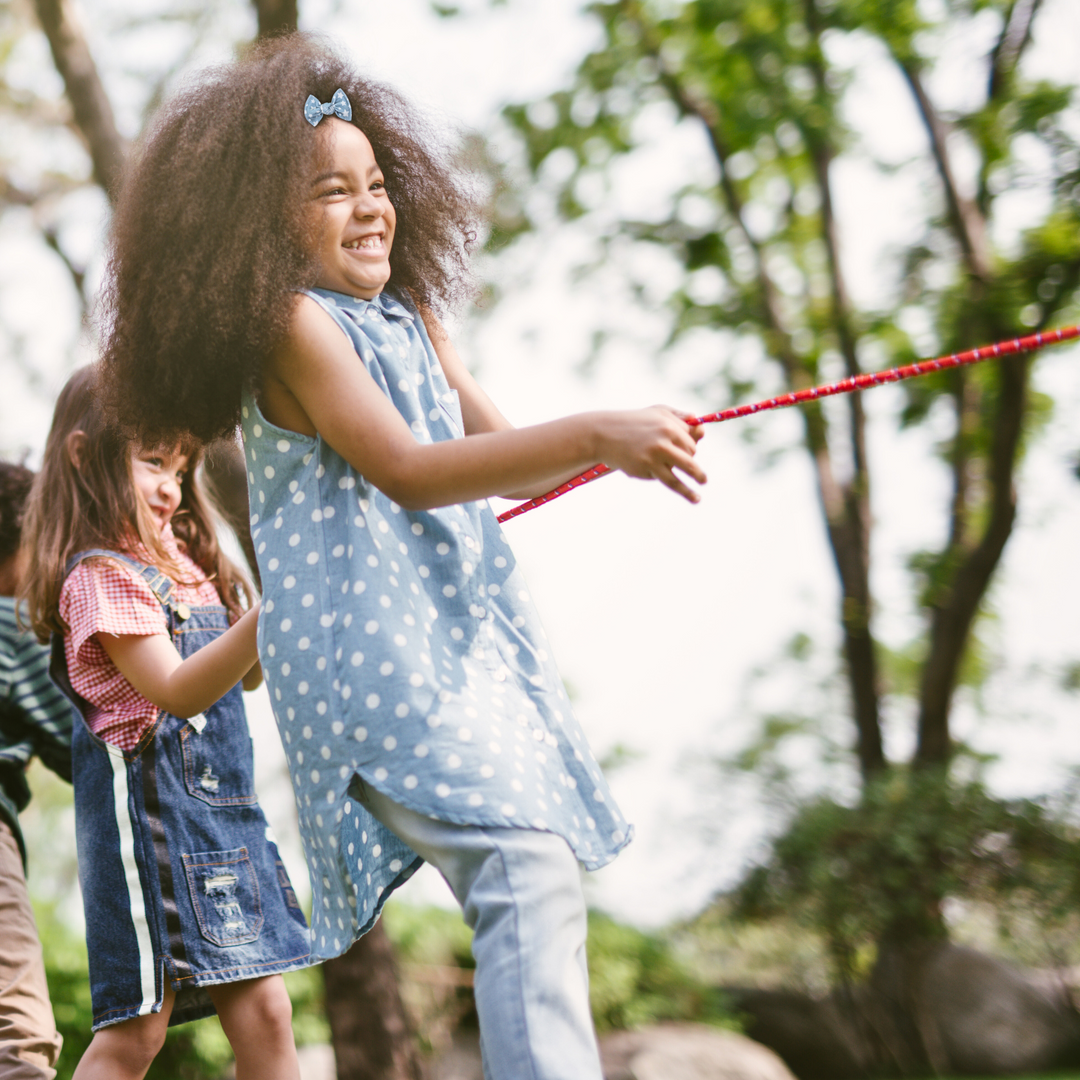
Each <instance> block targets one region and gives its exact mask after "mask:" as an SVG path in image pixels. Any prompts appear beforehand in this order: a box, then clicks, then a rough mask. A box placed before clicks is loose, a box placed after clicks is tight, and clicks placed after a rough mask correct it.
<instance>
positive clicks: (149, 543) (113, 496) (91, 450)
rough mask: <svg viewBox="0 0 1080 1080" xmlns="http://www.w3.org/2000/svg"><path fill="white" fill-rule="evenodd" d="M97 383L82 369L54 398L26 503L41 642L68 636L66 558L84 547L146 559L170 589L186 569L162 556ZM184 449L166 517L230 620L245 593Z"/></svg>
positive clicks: (190, 451)
mask: <svg viewBox="0 0 1080 1080" xmlns="http://www.w3.org/2000/svg"><path fill="white" fill-rule="evenodd" d="M96 381H97V371H96V370H95V369H94V368H92V367H84V368H80V369H79V370H78V371H76V372H75V374H74V375H72V376H71V378H70V379H68V381H67V383H66V385H65V386H64V389H63V390H61V391H60V396H59V397H58V398H57V401H56V409H55V411H54V413H53V423H52V428H51V429H50V431H49V438H48V441H47V442H46V444H45V457H44V460H43V462H42V465H41V469H40V471H39V472H38V474H37V477H36V478H35V480H34V485H33V487H32V488H31V490H30V495H29V497H28V499H27V502H26V514H25V519H24V522H23V530H22V542H23V545H24V546H25V547H26V548H27V549H28V551H29V553H30V556H31V557H30V559H29V560H28V567H29V569H28V572H27V574H26V578H25V579H24V581H23V585H22V594H23V595H24V596H25V598H26V601H27V605H28V607H29V622H30V625H31V626H32V627H33V629H34V632H35V633H36V634H37V636H38V638H39V639H40V640H41V641H46V640H47V639H48V636H49V634H50V633H59V634H63V633H65V632H66V631H67V627H66V626H65V625H64V621H63V620H62V619H61V618H60V612H59V606H60V590H61V589H62V588H63V584H64V578H65V576H66V574H65V570H66V568H67V562H68V559H70V558H71V556H72V555H75V554H77V553H78V552H80V551H85V550H87V548H106V549H108V550H110V551H122V552H125V553H128V554H131V555H133V556H134V557H135V558H146V557H147V556H149V558H150V560H151V561H152V562H153V564H154V565H155V566H157V567H158V568H159V569H160V570H162V571H163V572H164V573H166V574H168V576H169V577H171V578H172V579H173V580H174V581H183V580H185V570H184V569H183V568H182V567H180V566H177V565H176V564H175V561H174V560H173V559H172V558H170V556H169V554H168V552H167V551H166V550H165V548H164V546H163V545H162V542H161V535H160V532H159V530H158V527H157V525H156V523H155V522H154V521H153V520H152V517H151V513H150V509H149V507H148V506H147V505H146V502H145V500H144V499H142V498H140V496H139V493H138V491H137V490H136V488H135V484H134V481H133V480H132V474H131V445H132V443H131V440H130V439H128V438H127V437H126V436H125V435H124V434H123V433H122V432H121V431H120V430H119V429H118V428H117V427H116V426H115V425H112V424H110V423H108V422H107V419H106V416H105V411H104V409H103V408H102V405H101V402H100V400H99V397H98V394H97V392H96V391H97V386H96ZM80 431H81V432H83V434H84V435H85V439H84V442H83V445H82V447H81V449H80V452H79V463H78V465H76V464H75V461H74V459H73V457H72V453H71V443H70V437H71V436H72V435H73V434H74V433H75V432H80ZM150 445H162V444H150ZM174 445H175V444H174ZM180 448H181V451H182V452H183V453H186V454H187V455H188V473H187V476H186V477H185V478H184V483H183V485H182V486H181V489H180V491H181V497H180V506H179V508H178V509H177V511H176V513H175V514H174V515H173V518H172V527H173V533H174V534H175V536H176V539H177V541H178V542H179V545H180V547H181V549H182V550H184V551H185V552H186V553H187V555H188V556H189V557H190V558H191V560H192V561H193V562H194V563H195V564H196V565H197V566H198V567H199V568H200V569H201V570H202V571H203V572H204V573H205V574H206V576H207V577H208V578H210V579H211V580H212V581H213V582H214V584H215V586H216V587H217V591H218V594H219V595H220V596H221V601H222V603H223V604H224V605H225V606H226V608H228V609H229V612H230V614H232V615H233V616H234V617H235V616H239V615H240V614H241V613H242V611H243V603H245V602H247V601H248V600H249V599H250V597H251V596H252V591H251V588H250V586H249V585H248V582H247V579H246V578H245V577H244V575H243V574H242V573H241V572H240V570H239V569H238V568H237V567H236V566H235V565H234V564H233V563H232V562H231V561H230V560H229V558H228V557H227V556H226V555H225V553H224V552H223V551H222V550H221V548H220V546H219V545H218V541H217V527H218V521H219V519H218V515H217V512H216V511H215V509H214V507H213V506H212V505H211V503H210V501H209V500H208V498H207V497H206V496H205V495H204V494H203V492H202V490H201V488H200V483H199V468H198V466H199V463H200V459H201V451H200V449H199V446H198V444H197V443H195V442H194V440H192V439H190V438H189V439H188V440H186V441H185V442H184V443H182V444H181V446H180Z"/></svg>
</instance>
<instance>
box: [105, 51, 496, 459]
mask: <svg viewBox="0 0 1080 1080" xmlns="http://www.w3.org/2000/svg"><path fill="white" fill-rule="evenodd" d="M338 87H341V88H342V89H343V90H344V91H345V93H346V94H347V95H348V97H349V101H350V102H351V104H352V110H353V116H352V123H353V124H354V125H355V126H356V127H358V128H360V129H361V130H362V131H363V132H364V134H365V135H366V136H367V137H368V139H369V140H370V142H371V145H372V148H373V149H374V151H375V157H376V160H377V161H378V163H379V165H380V167H381V168H382V170H383V173H384V175H385V177H386V189H387V193H388V195H389V197H390V200H391V202H392V203H393V204H394V207H395V209H396V211H397V229H396V232H395V235H394V244H393V248H392V250H391V256H390V267H391V273H392V285H393V291H394V292H395V293H397V294H398V295H399V296H401V297H402V298H407V299H410V300H411V301H412V303H413V304H414V305H417V304H420V305H425V306H429V307H432V308H433V309H435V310H437V311H438V310H444V309H445V308H446V307H447V306H448V305H449V304H451V303H452V302H454V301H456V300H458V299H460V298H461V297H462V296H463V295H464V294H465V293H467V292H468V291H469V290H470V283H469V275H468V266H467V257H468V248H469V246H470V244H471V243H472V241H473V239H474V236H475V231H474V220H475V216H476V215H475V208H476V203H475V200H474V198H473V196H472V193H471V191H470V188H469V185H468V184H467V183H466V182H465V181H464V179H463V176H462V174H461V173H460V172H459V171H457V170H456V169H455V168H454V167H453V166H452V165H451V164H450V161H451V155H450V154H449V153H448V151H447V150H446V148H445V140H442V139H439V138H436V137H435V135H434V132H433V131H432V130H431V128H430V127H429V126H428V125H427V123H426V122H425V121H424V120H423V119H421V118H420V117H419V116H418V115H417V114H416V113H415V112H414V111H413V110H412V109H411V108H410V107H409V106H408V105H407V104H406V102H405V101H404V100H403V99H402V98H401V96H400V95H398V94H397V93H396V92H395V91H393V90H391V89H390V88H389V87H387V86H384V85H381V84H379V83H375V82H372V81H370V80H368V79H364V78H362V77H361V76H360V75H359V74H358V73H357V72H356V71H355V70H354V69H353V68H352V66H351V65H350V64H349V63H348V62H347V61H345V60H343V59H342V58H340V57H339V56H338V55H337V54H336V53H335V52H334V51H333V49H331V48H330V47H329V46H328V45H327V44H326V43H325V42H324V41H321V40H320V39H319V38H317V37H314V36H311V35H308V34H302V33H298V34H291V35H288V36H286V37H282V38H276V39H272V40H270V41H269V42H266V43H261V44H257V45H255V46H253V47H252V48H251V50H250V51H249V52H248V53H247V54H246V55H245V56H244V57H243V58H242V59H240V60H239V61H237V62H236V63H232V64H229V65H226V66H222V67H218V68H213V69H210V70H208V71H206V72H204V73H203V74H202V76H201V77H199V78H198V79H197V81H195V82H194V83H193V84H192V85H190V86H188V87H187V88H186V89H185V90H183V91H181V92H180V93H178V94H177V95H176V96H175V97H173V98H172V99H171V100H170V101H169V102H168V103H166V104H165V105H164V106H163V107H162V109H161V110H160V111H159V112H158V113H157V115H156V116H155V118H154V120H153V121H152V123H151V125H150V127H149V129H148V130H147V132H146V134H145V136H144V137H143V139H142V141H141V143H140V144H139V145H138V146H137V147H136V148H135V151H134V152H133V154H132V157H131V160H130V161H129V163H128V169H127V171H126V173H125V176H124V179H123V181H122V183H121V189H120V192H119V199H118V203H117V207H116V212H115V214H114V216H113V223H112V235H111V253H110V259H109V264H108V268H107V275H106V283H105V288H104V293H103V304H102V308H101V315H102V329H103V337H104V350H103V358H102V363H103V370H104V378H105V382H104V384H103V386H104V389H105V392H106V395H107V403H108V406H109V409H110V415H112V416H113V417H114V418H115V419H116V420H117V421H119V422H120V423H121V424H122V425H123V426H124V428H125V429H126V430H128V431H130V432H131V433H132V434H133V435H134V436H136V437H137V438H139V439H140V441H142V442H144V443H146V444H156V443H158V442H161V441H170V442H171V441H172V440H174V439H175V438H176V437H178V436H181V435H184V434H190V435H193V436H195V437H196V438H198V439H199V440H201V441H208V440H210V439H213V438H215V437H217V436H220V435H224V434H227V433H229V432H232V431H233V430H234V429H235V427H236V425H237V424H238V423H239V411H240V395H241V391H242V389H243V388H244V387H245V386H253V387H255V388H256V389H257V388H258V385H259V380H260V375H261V372H262V368H263V365H264V363H265V360H266V357H267V356H268V354H269V352H270V350H271V349H272V348H273V347H274V345H276V344H277V343H278V342H279V341H280V340H281V339H282V338H283V337H284V335H285V333H286V331H287V329H288V325H289V320H290V317H291V313H292V307H293V304H292V298H291V296H290V293H293V292H295V291H296V290H297V289H304V288H310V287H312V285H313V284H314V282H315V278H316V273H317V264H316V262H315V259H314V255H313V252H314V240H315V237H314V235H313V234H312V228H313V226H312V224H311V222H310V215H309V214H308V213H307V211H306V207H307V206H309V205H310V203H309V198H310V184H311V181H312V179H313V178H314V176H315V175H316V172H317V170H318V168H319V167H320V165H321V164H322V163H321V162H320V160H319V154H320V144H321V143H322V141H323V140H318V139H316V138H314V129H313V128H312V127H311V125H310V124H308V122H307V121H306V120H305V119H304V114H303V106H304V101H305V100H306V98H307V96H308V94H314V95H315V96H316V97H318V98H319V100H320V101H329V100H330V98H331V97H332V96H333V93H334V91H335V90H337V89H338Z"/></svg>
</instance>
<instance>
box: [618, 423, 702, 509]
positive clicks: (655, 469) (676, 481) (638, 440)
mask: <svg viewBox="0 0 1080 1080" xmlns="http://www.w3.org/2000/svg"><path fill="white" fill-rule="evenodd" d="M692 419H694V417H693V416H692V415H691V414H690V413H684V412H680V411H678V410H677V409H672V408H670V407H668V406H667V405H654V406H653V407H652V408H649V409H638V410H635V411H633V412H612V413H600V414H599V415H598V428H599V430H598V433H597V435H598V440H599V446H600V450H601V452H600V455H599V457H600V460H601V461H603V462H604V464H605V465H608V466H610V467H611V468H613V469H621V470H622V471H623V472H624V473H626V474H627V475H628V476H635V477H637V478H638V479H641V480H659V481H660V482H661V483H662V484H665V485H666V486H667V487H669V488H671V490H672V491H674V492H677V493H678V494H679V495H681V496H682V497H683V498H684V499H686V500H687V501H688V502H692V503H696V502H700V501H701V496H700V495H699V494H698V493H697V492H696V491H694V490H692V489H691V488H689V487H687V486H686V484H685V483H683V481H682V480H681V479H680V478H679V476H677V475H676V473H675V471H674V470H675V469H678V470H679V471H680V472H682V473H685V474H686V475H687V476H689V477H690V478H691V479H693V480H695V481H696V482H697V483H699V484H705V483H707V482H708V477H707V476H706V475H705V471H704V470H703V469H702V468H701V466H700V465H698V463H697V462H696V461H695V460H694V454H695V453H696V452H697V444H698V441H699V440H700V439H701V437H702V435H703V434H704V432H703V431H702V429H701V427H700V425H699V426H697V427H691V426H690V425H689V423H688V422H687V421H689V420H692Z"/></svg>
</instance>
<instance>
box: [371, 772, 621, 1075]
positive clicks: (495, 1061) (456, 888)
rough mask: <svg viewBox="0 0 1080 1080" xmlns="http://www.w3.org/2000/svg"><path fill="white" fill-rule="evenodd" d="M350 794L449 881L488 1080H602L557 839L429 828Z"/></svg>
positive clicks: (473, 828)
mask: <svg viewBox="0 0 1080 1080" xmlns="http://www.w3.org/2000/svg"><path fill="white" fill-rule="evenodd" d="M350 794H352V795H353V796H354V797H355V798H357V799H358V800H359V801H360V802H362V803H363V804H364V805H365V806H366V807H367V808H368V810H369V811H370V812H371V813H372V814H373V815H374V816H375V817H376V818H378V819H379V821H381V822H382V823H383V824H384V825H385V826H386V827H387V828H388V829H390V830H391V831H392V832H394V833H396V834H397V836H398V837H400V838H401V839H402V840H404V841H405V843H406V844H408V845H409V846H410V847H411V848H412V849H413V850H414V851H415V852H416V853H417V854H418V855H420V856H421V857H422V858H424V859H425V860H426V861H427V862H429V863H431V864H432V866H434V867H435V868H436V869H437V870H438V871H439V872H440V873H441V874H442V876H443V877H444V878H445V879H446V882H447V884H448V885H449V886H450V888H451V890H452V891H453V893H454V896H455V897H457V901H458V903H459V904H461V907H462V910H463V911H464V914H465V922H466V923H468V925H469V926H470V927H471V928H472V930H473V945H472V950H473V956H474V957H475V958H476V977H475V983H474V987H473V989H474V993H475V996H476V1011H477V1013H478V1015H479V1017H480V1052H481V1055H482V1056H483V1061H484V1078H485V1080H602V1075H603V1074H602V1072H601V1069H600V1055H599V1052H598V1050H597V1046H596V1034H595V1032H594V1030H593V1024H592V1015H591V1013H590V1011H589V974H588V968H587V967H586V964H585V933H586V919H585V897H584V895H583V894H582V891H581V875H580V871H579V869H578V862H577V859H576V858H575V857H574V854H573V852H572V851H571V850H570V847H569V845H568V844H567V843H566V841H565V840H563V839H562V837H560V836H556V835H555V834H554V833H547V832H534V831H532V830H529V829H499V828H491V827H487V826H479V825H455V824H453V823H452V822H449V821H434V820H432V819H431V818H429V817H425V816H424V815H423V814H418V813H416V812H415V811H413V810H407V809H405V807H403V806H399V805H398V804H397V803H395V802H393V801H392V800H391V799H389V798H387V797H386V796H385V795H383V794H382V792H379V791H376V790H375V789H374V788H372V787H369V786H367V785H363V784H361V783H360V781H359V778H357V779H355V780H354V781H353V786H352V788H351V789H350Z"/></svg>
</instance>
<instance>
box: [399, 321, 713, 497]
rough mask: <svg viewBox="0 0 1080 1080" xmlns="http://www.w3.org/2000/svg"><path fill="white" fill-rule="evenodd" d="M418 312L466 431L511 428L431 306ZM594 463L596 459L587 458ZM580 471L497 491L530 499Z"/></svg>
mask: <svg viewBox="0 0 1080 1080" xmlns="http://www.w3.org/2000/svg"><path fill="white" fill-rule="evenodd" d="M420 316H421V318H422V319H423V320H424V326H426V327H427V332H428V337H430V338H431V344H432V345H434V346H435V353H436V355H437V356H438V357H439V363H440V365H441V366H442V369H443V374H444V375H445V376H446V381H447V382H448V383H449V384H450V385H451V387H453V389H455V390H456V391H457V394H458V401H459V402H460V404H461V418H462V420H463V421H464V424H465V434H466V435H480V434H483V433H484V432H488V431H513V430H514V425H513V424H511V423H510V421H509V420H507V419H506V417H505V416H503V414H502V413H501V412H500V411H499V409H498V407H497V406H496V404H495V402H493V401H492V400H491V398H489V397H488V396H487V394H486V393H485V392H484V390H483V388H482V387H481V386H480V384H479V383H478V382H477V381H476V380H475V379H474V378H473V377H472V373H471V372H470V371H469V369H468V368H467V367H466V366H465V364H464V362H463V361H462V359H461V357H460V356H459V355H458V351H457V349H455V348H454V343H453V342H452V341H451V340H450V335H449V334H447V332H446V330H445V329H443V325H442V323H440V322H439V320H438V319H437V318H436V317H435V314H434V313H433V312H432V311H431V309H430V308H425V307H421V308H420ZM670 411H671V412H674V413H675V415H676V416H678V417H679V419H680V420H691V419H693V417H692V416H691V415H690V414H689V413H681V412H679V411H678V410H676V409H672V410H670ZM703 434H704V432H703V431H702V430H701V428H700V427H695V428H691V429H690V435H691V437H692V438H693V439H694V441H695V442H697V441H698V440H699V439H700V438H701V437H702V435H703ZM589 464H590V465H595V464H596V462H594V461H592V462H589ZM580 472H581V469H580V468H578V467H575V468H572V469H570V470H569V471H567V472H565V473H563V474H562V475H561V476H551V477H548V478H547V479H546V480H544V481H543V483H541V484H538V485H536V486H535V487H531V488H519V489H518V490H516V491H503V492H500V494H501V495H502V496H503V497H504V498H507V499H532V498H534V497H535V496H537V495H543V494H545V493H546V492H548V491H551V489H552V488H556V487H558V486H559V485H560V484H563V483H565V482H566V481H567V480H570V479H572V478H573V477H575V476H577V475H578V473H580Z"/></svg>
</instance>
